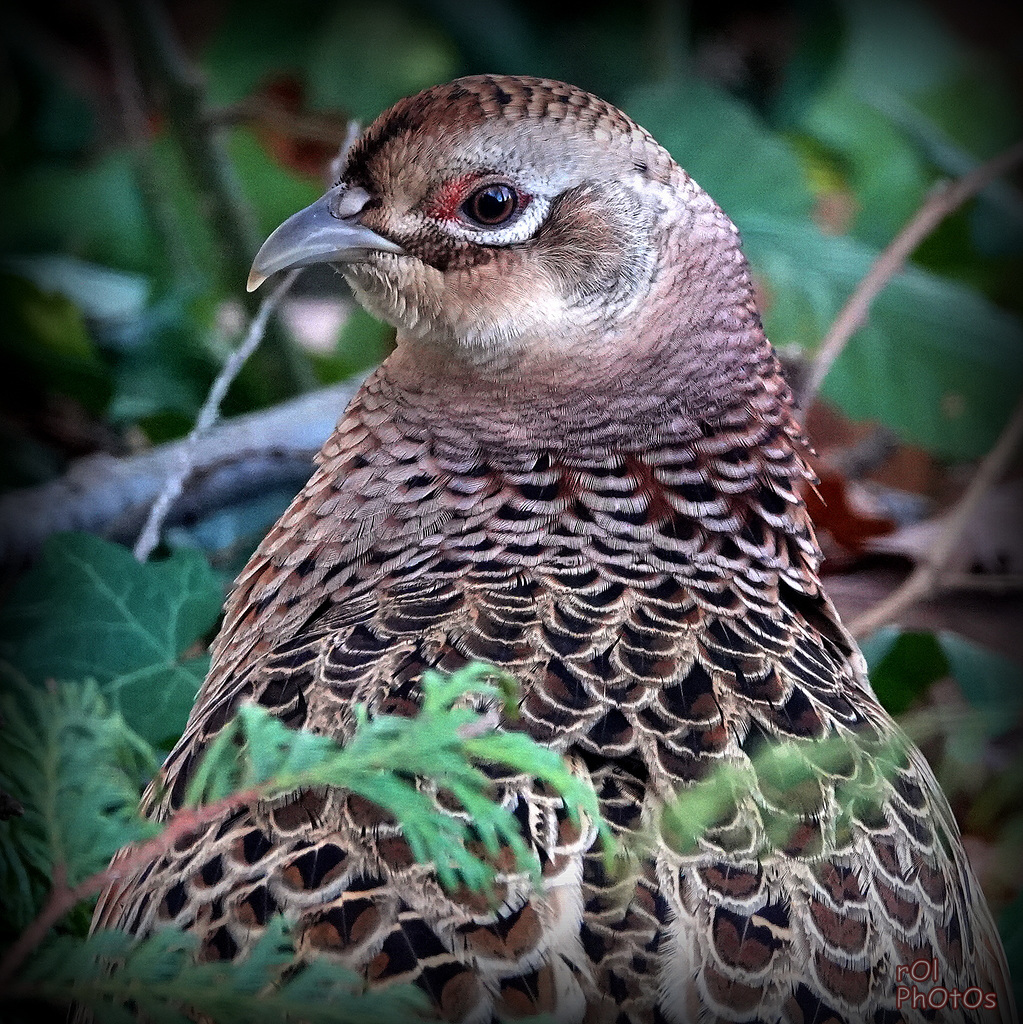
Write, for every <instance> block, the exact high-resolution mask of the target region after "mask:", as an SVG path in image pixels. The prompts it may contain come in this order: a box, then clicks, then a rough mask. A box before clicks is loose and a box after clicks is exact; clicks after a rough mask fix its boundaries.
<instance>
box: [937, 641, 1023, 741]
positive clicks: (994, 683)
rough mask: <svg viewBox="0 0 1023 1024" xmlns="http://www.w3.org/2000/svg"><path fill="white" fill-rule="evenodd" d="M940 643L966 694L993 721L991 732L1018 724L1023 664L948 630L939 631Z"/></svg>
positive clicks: (1022, 709)
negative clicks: (1018, 663)
mask: <svg viewBox="0 0 1023 1024" xmlns="http://www.w3.org/2000/svg"><path fill="white" fill-rule="evenodd" d="M938 644H939V645H940V647H941V651H942V653H943V654H944V656H945V658H946V659H947V661H948V666H949V669H950V671H951V673H952V675H953V676H955V678H956V681H957V682H958V683H959V688H960V689H961V690H962V691H963V695H964V696H965V697H966V699H967V700H968V701H969V702H970V704H971V705H972V706H973V707H974V708H975V709H977V710H978V711H980V712H981V713H982V714H983V715H984V716H985V718H986V719H987V721H988V722H990V726H991V732H992V735H994V736H998V735H1001V734H1002V733H1005V732H1008V731H1010V730H1011V729H1014V728H1016V727H1017V726H1018V725H1019V724H1020V719H1021V715H1023V668H1020V666H1019V665H1017V664H1016V663H1015V662H1013V661H1010V660H1009V659H1008V658H1005V657H1003V656H1002V655H1000V654H996V653H995V652H994V651H989V650H987V649H986V648H984V647H981V646H980V645H979V644H975V643H973V642H972V641H970V640H967V639H966V638H965V637H961V636H959V635H958V634H956V633H951V632H948V631H947V630H943V631H942V632H941V633H939V634H938Z"/></svg>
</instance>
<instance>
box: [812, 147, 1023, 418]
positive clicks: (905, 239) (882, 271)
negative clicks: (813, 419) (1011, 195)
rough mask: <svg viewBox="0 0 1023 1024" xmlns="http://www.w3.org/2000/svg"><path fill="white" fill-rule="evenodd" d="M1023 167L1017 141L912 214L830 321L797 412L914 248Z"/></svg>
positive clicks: (1022, 152)
mask: <svg viewBox="0 0 1023 1024" xmlns="http://www.w3.org/2000/svg"><path fill="white" fill-rule="evenodd" d="M1019 163H1023V141H1020V142H1017V143H1016V144H1015V145H1013V146H1010V147H1009V148H1008V149H1007V150H1005V151H1004V152H1002V153H1000V154H999V155H998V156H996V157H994V158H993V159H991V160H988V161H987V162H986V163H983V164H980V165H979V166H978V167H975V168H974V169H973V170H972V171H970V173H969V174H966V175H964V176H963V177H962V178H959V179H958V180H957V181H953V182H950V183H949V184H946V185H943V186H941V187H940V188H938V189H936V190H935V191H933V192H932V193H931V194H930V195H929V196H928V197H927V199H926V200H925V201H924V203H923V205H922V206H921V207H920V209H919V210H917V212H916V213H915V214H914V216H913V218H912V219H911V220H910V221H909V223H908V224H906V226H905V227H904V228H903V229H902V230H901V231H900V232H899V233H898V234H897V235H896V236H895V238H894V239H893V240H892V242H891V244H890V245H889V246H888V248H886V249H885V250H884V252H882V253H881V255H880V256H878V258H877V259H876V260H875V261H874V264H873V266H871V268H870V270H869V271H868V272H867V274H866V276H865V277H864V278H863V280H862V281H860V283H859V284H858V285H857V286H856V290H855V291H854V292H853V293H852V295H851V296H849V299H848V301H847V302H846V304H845V305H844V306H843V307H842V309H841V310H840V312H839V314H838V316H836V317H835V320H834V322H833V323H832V325H831V327H830V329H829V330H828V333H827V335H826V336H825V338H824V341H823V342H822V344H821V347H820V349H819V350H818V352H817V355H816V357H815V358H814V361H813V366H812V367H811V368H810V373H809V376H808V378H807V382H806V384H805V386H804V387H803V389H802V391H801V394H800V397H799V407H800V408H801V409H804V410H806V409H809V408H810V405H811V403H812V402H813V400H814V398H816V396H817V392H818V391H819V390H820V387H821V384H823V383H824V378H825V377H827V375H828V371H829V370H830V369H831V367H832V365H833V364H834V362H835V360H836V359H837V358H838V357H839V355H841V353H842V350H843V349H844V348H845V346H846V343H847V342H848V341H849V339H850V338H851V337H852V335H853V334H855V333H856V331H857V330H859V328H860V327H861V326H862V325H863V324H864V323H866V320H867V316H868V314H869V313H870V307H871V306H872V305H873V302H874V299H876V298H877V296H878V295H879V294H880V292H881V290H882V289H883V288H884V286H885V285H886V284H887V283H888V282H889V281H890V280H891V279H892V278H893V277H894V276H895V275H896V274H897V273H898V272H899V271H900V270H901V269H902V266H903V264H904V263H905V262H906V260H907V259H908V258H909V256H910V255H911V253H912V252H913V251H914V250H915V249H916V247H917V246H918V245H919V244H920V243H921V242H922V241H923V240H924V239H925V238H926V237H927V236H928V235H929V234H930V233H931V232H932V231H933V230H934V229H935V228H936V227H937V226H938V225H939V224H940V223H941V222H942V221H943V220H944V219H945V218H946V217H948V216H949V215H950V214H951V213H954V212H955V211H956V210H958V209H959V207H960V206H962V205H963V203H965V202H966V201H967V200H968V199H970V198H971V197H972V196H974V195H976V194H977V193H978V192H980V191H981V190H982V189H983V188H984V187H985V186H986V185H988V184H990V183H991V182H992V181H994V180H995V179H996V178H999V177H1001V176H1002V175H1003V174H1006V173H1007V172H1008V171H1010V170H1012V168H1014V167H1015V166H1016V165H1017V164H1019Z"/></svg>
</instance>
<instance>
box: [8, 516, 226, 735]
mask: <svg viewBox="0 0 1023 1024" xmlns="http://www.w3.org/2000/svg"><path fill="white" fill-rule="evenodd" d="M221 600H222V597H221V593H220V589H219V587H218V586H217V584H216V580H215V577H214V575H213V572H212V570H211V569H210V567H209V565H208V564H207V563H206V561H205V559H204V558H203V557H202V556H201V555H200V554H198V553H197V552H193V551H178V552H176V553H175V554H174V555H173V556H172V557H171V558H169V559H167V560H166V561H163V562H151V563H146V564H140V563H139V562H137V561H136V560H135V558H134V557H133V556H132V554H131V552H130V551H128V550H127V549H126V548H123V547H121V546H119V545H117V544H111V543H109V542H108V541H104V540H100V539H99V538H97V537H92V536H89V535H87V534H63V535H60V536H58V537H55V538H52V539H51V540H50V541H48V542H47V544H46V546H45V547H44V549H43V553H42V555H41V556H40V559H39V561H38V562H37V563H36V564H35V565H34V566H33V567H32V569H30V570H29V572H28V573H27V574H26V575H25V576H24V577H23V578H22V579H21V580H20V581H19V582H18V583H17V585H16V586H15V587H14V588H13V589H12V592H11V595H10V598H9V600H8V602H7V605H6V607H5V608H4V610H3V612H2V613H0V656H2V657H4V658H6V659H7V660H8V661H10V662H11V663H12V664H14V665H15V666H17V668H18V669H20V671H22V672H23V673H24V674H25V676H26V677H27V678H28V679H29V680H30V681H31V682H32V683H35V684H36V685H41V684H43V683H45V682H46V681H47V680H49V679H57V680H82V679H89V678H91V679H95V680H96V681H97V682H98V683H99V685H100V689H101V691H102V692H103V695H104V697H105V698H106V699H107V700H108V701H109V702H110V704H111V706H112V707H113V708H114V709H116V710H118V711H120V712H121V713H122V714H123V715H124V717H125V719H126V721H127V722H128V724H129V725H130V726H131V727H132V728H133V729H134V730H135V731H136V732H138V733H139V734H140V735H141V736H143V737H144V738H145V739H146V740H148V741H149V742H151V743H154V744H157V745H162V744H166V743H167V742H168V741H172V740H173V739H174V738H176V737H177V736H178V735H180V733H181V730H182V728H183V727H184V723H185V721H186V719H187V717H188V712H189V710H190V709H191V706H192V702H193V700H194V698H195V694H196V691H197V690H198V687H199V684H200V683H201V681H202V678H203V676H204V674H205V671H206V667H207V658H205V657H203V656H191V657H190V656H188V655H187V654H186V652H187V651H188V650H189V648H191V647H192V646H193V645H194V644H195V643H196V642H197V641H199V640H200V639H201V638H202V637H204V636H205V634H206V633H207V632H208V631H209V630H210V628H211V627H212V625H213V624H214V622H215V621H216V618H217V615H218V613H219V611H220V605H221Z"/></svg>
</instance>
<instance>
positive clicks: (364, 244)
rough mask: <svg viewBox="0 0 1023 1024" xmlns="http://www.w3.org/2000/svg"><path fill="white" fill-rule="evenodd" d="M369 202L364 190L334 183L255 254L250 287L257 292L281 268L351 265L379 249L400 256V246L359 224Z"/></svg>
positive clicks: (290, 219)
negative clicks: (330, 264)
mask: <svg viewBox="0 0 1023 1024" xmlns="http://www.w3.org/2000/svg"><path fill="white" fill-rule="evenodd" d="M369 199H370V196H369V193H368V192H367V191H366V190H365V189H362V188H352V187H349V186H348V185H344V184H342V185H335V186H334V187H333V188H332V189H331V190H330V191H329V192H328V193H327V194H326V195H325V196H321V197H320V198H319V199H317V200H316V202H315V203H313V204H312V206H307V207H306V208H305V209H304V210H299V211H298V213H294V214H292V215H291V216H290V217H289V218H288V219H287V220H286V221H285V222H284V223H283V224H282V225H281V226H280V227H279V228H277V230H276V231H274V233H273V234H272V235H271V236H270V237H269V238H268V239H267V240H266V241H265V242H264V243H263V244H262V246H261V247H260V250H259V252H257V253H256V258H255V259H254V260H253V261H252V270H250V271H249V280H248V282H247V284H246V286H245V287H246V289H247V290H248V291H250V292H252V291H255V290H256V289H257V288H258V287H259V286H260V285H261V284H262V283H263V282H264V281H265V280H266V279H267V278H268V277H269V276H270V275H271V274H276V273H277V271H278V270H290V269H291V268H292V267H310V266H312V265H313V264H314V263H351V262H353V261H356V260H359V259H360V258H362V257H363V256H364V255H365V254H366V253H367V252H369V251H371V250H374V249H375V250H377V251H378V252H395V253H400V252H401V251H402V250H401V246H399V245H395V243H394V242H392V241H390V240H389V239H387V238H384V237H383V236H382V235H378V234H377V233H376V232H375V231H371V230H370V229H369V228H367V227H364V226H363V225H362V224H360V223H359V214H360V213H361V212H362V210H363V209H364V208H365V206H366V204H367V203H368V202H369Z"/></svg>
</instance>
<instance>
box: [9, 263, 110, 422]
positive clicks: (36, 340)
mask: <svg viewBox="0 0 1023 1024" xmlns="http://www.w3.org/2000/svg"><path fill="white" fill-rule="evenodd" d="M0 314H2V317H0V323H2V326H0V353H2V355H3V357H4V361H5V365H6V368H7V376H6V378H5V381H4V384H3V385H2V387H0V393H2V394H3V396H4V404H5V406H6V407H7V409H8V410H10V409H11V408H12V407H14V408H17V407H19V406H22V405H24V404H25V402H26V400H27V396H29V395H31V396H33V399H32V401H33V402H34V403H38V402H39V401H41V399H40V398H39V397H37V394H38V392H43V393H46V392H58V393H61V394H65V395H70V396H71V397H73V398H77V399H78V400H79V401H81V402H82V404H83V405H85V407H86V408H88V409H90V410H92V411H98V410H99V409H101V408H102V406H103V405H104V404H105V402H106V400H107V395H108V394H109V390H110V385H109V380H108V373H109V371H108V370H107V368H106V366H105V365H104V363H103V361H102V360H101V359H100V357H99V354H98V353H97V352H96V347H95V345H94V344H93V342H92V338H91V337H90V335H89V332H88V330H87V329H86V326H85V320H84V319H83V317H82V313H81V311H80V310H79V308H78V307H77V306H76V305H75V304H74V303H73V302H71V301H70V300H69V299H68V298H66V297H65V296H64V295H61V294H59V293H58V292H52V291H43V290H42V289H41V288H40V287H39V286H38V285H36V284H34V283H33V282H31V281H29V280H27V279H25V278H23V277H19V276H16V275H14V274H10V273H6V272H0ZM30 411H31V412H34V413H35V414H36V415H38V412H37V411H36V410H30Z"/></svg>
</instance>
